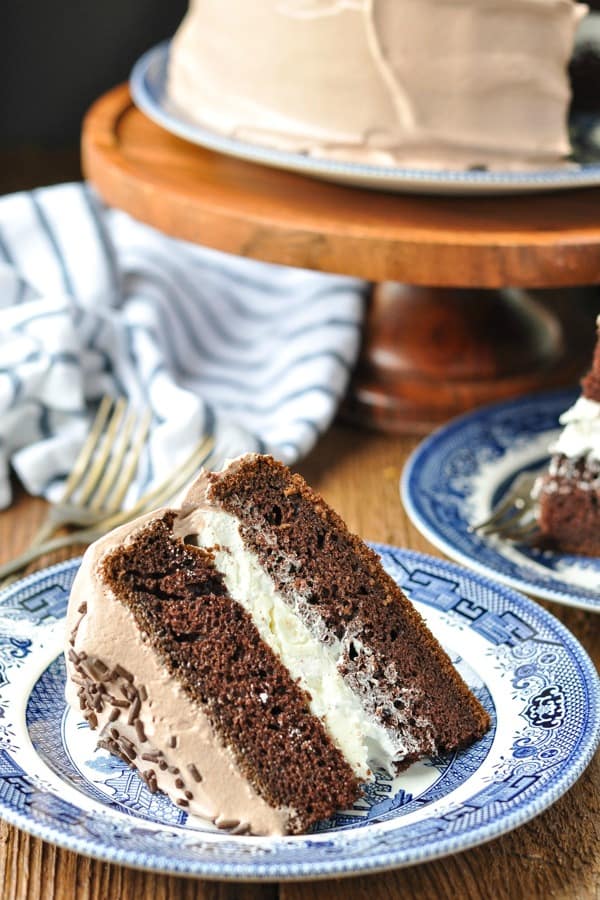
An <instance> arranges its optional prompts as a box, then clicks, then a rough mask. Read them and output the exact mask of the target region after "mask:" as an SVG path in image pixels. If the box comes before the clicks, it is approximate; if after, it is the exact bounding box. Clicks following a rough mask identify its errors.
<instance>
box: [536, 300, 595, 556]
mask: <svg viewBox="0 0 600 900" xmlns="http://www.w3.org/2000/svg"><path fill="white" fill-rule="evenodd" d="M597 324H598V341H597V343H596V349H595V352H594V358H593V362H592V367H591V369H590V371H589V372H588V374H587V375H586V376H585V378H584V379H583V380H582V382H581V386H582V393H581V396H580V397H579V398H578V400H577V401H576V402H575V404H574V405H573V406H572V407H571V408H570V409H568V410H567V411H566V412H564V413H563V414H562V416H561V417H560V423H561V425H563V426H564V428H563V430H562V432H561V434H560V436H559V438H558V440H557V441H556V442H555V443H554V444H553V445H552V446H551V447H550V452H551V453H552V457H551V459H550V465H549V467H548V470H547V471H546V472H545V473H544V474H543V475H542V476H541V477H540V478H539V479H538V480H537V482H536V484H535V486H534V489H533V492H534V496H535V497H536V498H537V500H538V523H539V526H540V531H541V540H542V543H543V544H544V545H546V546H548V547H550V548H553V549H556V550H560V551H562V552H564V553H579V554H582V555H584V556H600V316H599V317H598V323H597Z"/></svg>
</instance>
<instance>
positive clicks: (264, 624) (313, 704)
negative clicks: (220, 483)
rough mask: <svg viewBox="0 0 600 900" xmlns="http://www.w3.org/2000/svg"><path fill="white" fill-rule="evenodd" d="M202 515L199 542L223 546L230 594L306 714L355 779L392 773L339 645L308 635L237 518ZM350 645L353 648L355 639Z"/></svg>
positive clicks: (395, 754)
mask: <svg viewBox="0 0 600 900" xmlns="http://www.w3.org/2000/svg"><path fill="white" fill-rule="evenodd" d="M202 517H203V524H202V525H201V526H200V530H199V531H198V539H199V543H200V544H201V545H202V546H205V547H215V546H216V547H220V548H222V549H219V550H218V551H217V553H216V556H215V565H216V567H217V568H218V569H219V571H220V572H221V573H222V574H223V577H224V580H225V584H226V586H227V590H228V592H229V594H230V596H231V597H233V598H234V599H235V600H237V602H238V603H240V604H241V605H242V606H243V607H244V609H246V610H247V611H248V612H249V613H250V615H251V616H252V620H253V622H254V624H255V625H256V627H257V629H258V631H259V634H260V636H261V638H262V639H263V640H264V641H265V643H266V644H267V645H268V646H269V647H270V648H271V649H272V650H273V651H274V653H276V654H277V656H278V657H279V659H280V660H281V662H282V663H283V665H284V666H285V667H286V668H287V669H288V671H289V672H290V674H291V676H292V678H294V679H298V681H299V683H300V686H301V687H302V688H303V689H304V690H305V691H307V692H308V694H310V696H311V701H310V709H311V712H312V713H313V714H314V715H315V716H318V717H319V718H320V719H322V720H323V722H324V724H325V727H326V728H327V730H328V732H329V734H330V736H331V738H332V740H333V741H334V743H335V744H336V746H337V747H338V748H339V749H340V750H341V751H342V753H343V754H344V756H345V757H346V759H347V760H348V763H349V764H350V765H351V766H352V768H353V770H354V771H355V772H356V774H357V776H358V777H360V778H366V777H367V775H368V770H369V769H370V768H371V767H372V766H376V767H383V768H385V769H387V770H388V771H390V772H391V771H393V766H392V762H393V760H394V759H397V758H399V757H401V756H402V755H403V754H402V753H401V752H399V750H400V748H398V747H397V746H396V747H395V746H394V742H393V741H392V738H391V737H390V735H389V733H388V732H387V731H386V729H385V728H384V727H383V726H382V725H380V724H379V723H378V722H377V721H375V720H374V719H373V718H372V717H370V716H368V715H367V714H366V713H365V710H364V709H363V707H362V704H361V703H360V700H359V699H358V698H357V696H356V695H355V694H354V693H353V691H352V690H351V689H350V688H349V687H348V686H347V685H346V683H345V682H344V680H343V678H342V676H341V675H340V672H339V671H338V663H340V662H341V658H342V654H343V649H344V646H343V645H342V644H341V643H340V641H336V642H335V643H334V644H329V645H325V644H323V643H320V642H319V641H317V640H316V639H315V638H314V637H313V636H312V635H311V633H310V631H309V630H308V628H307V627H306V625H305V624H304V623H303V622H302V621H301V620H300V618H299V617H298V616H297V615H296V614H295V613H294V612H293V611H292V609H290V607H289V606H288V605H287V604H286V603H285V601H284V600H283V598H282V597H281V595H280V594H279V592H278V591H277V590H276V588H275V585H274V583H273V581H272V579H271V578H270V577H269V575H268V574H267V573H266V572H265V570H264V569H263V568H262V566H261V565H260V563H259V561H258V559H257V557H256V556H255V555H254V554H253V553H252V552H250V551H248V550H247V549H246V548H245V546H244V544H243V542H242V538H241V536H240V533H239V529H238V521H237V519H235V518H234V517H233V516H230V515H229V514H228V513H224V512H217V511H211V512H206V511H204V510H203V512H202ZM354 643H355V645H358V642H357V641H356V640H355V641H354ZM261 699H262V698H261ZM263 702H264V703H265V705H266V704H267V703H268V702H269V698H268V697H267V696H265V697H264V701H263Z"/></svg>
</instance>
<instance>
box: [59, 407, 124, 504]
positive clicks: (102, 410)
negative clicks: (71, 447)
mask: <svg viewBox="0 0 600 900" xmlns="http://www.w3.org/2000/svg"><path fill="white" fill-rule="evenodd" d="M112 402H113V401H112V397H107V396H106V395H105V396H104V397H103V398H102V400H101V401H100V406H99V407H98V412H97V413H96V418H95V419H94V422H93V424H92V428H91V430H90V432H89V434H88V436H87V438H86V439H85V443H84V444H83V447H82V448H81V450H80V451H79V455H78V456H77V459H76V460H75V464H74V465H73V468H72V470H71V474H70V475H69V477H68V479H67V482H66V484H65V488H64V492H63V496H62V498H61V503H66V502H67V501H68V500H69V499H70V497H71V496H72V495H73V493H74V492H75V490H76V488H77V486H78V484H79V482H80V481H81V479H82V478H83V477H84V475H85V473H86V471H87V467H88V464H89V462H90V459H91V458H92V456H93V453H94V450H95V449H96V446H97V445H98V442H99V441H100V437H101V435H102V433H103V431H104V425H105V423H106V420H107V418H108V414H109V412H110V408H111V406H112Z"/></svg>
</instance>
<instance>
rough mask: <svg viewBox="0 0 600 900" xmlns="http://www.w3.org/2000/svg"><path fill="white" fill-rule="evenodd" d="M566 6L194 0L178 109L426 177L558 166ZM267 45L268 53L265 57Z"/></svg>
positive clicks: (535, 0) (571, 9)
mask: <svg viewBox="0 0 600 900" xmlns="http://www.w3.org/2000/svg"><path fill="white" fill-rule="evenodd" d="M586 11H587V6H586V5H585V4H583V3H577V2H574V0H460V2H456V0H191V2H190V6H189V12H188V14H187V15H186V17H185V19H184V21H183V23H182V24H181V26H180V28H179V29H178V30H177V33H176V35H175V37H174V38H173V41H172V42H171V46H170V50H169V64H168V79H167V96H168V100H169V104H170V105H171V107H172V108H174V109H175V112H176V114H177V115H179V116H181V117H184V118H187V119H191V120H194V121H195V122H196V123H198V124H199V125H201V126H202V127H203V128H205V129H208V130H210V131H211V132H213V133H215V134H219V135H224V136H226V137H228V138H233V139H234V140H237V141H242V142H244V143H249V144H257V145H261V146H263V147H269V148H274V149H276V150H282V151H290V152H293V153H302V154H306V155H307V156H309V157H316V158H319V159H327V160H341V161H345V162H346V161H347V162H357V163H367V164H369V165H376V166H394V167H395V166H401V167H402V166H407V167H411V168H419V169H421V168H425V169H441V170H446V169H468V168H489V169H497V170H510V169H513V170H521V169H531V168H533V169H536V168H546V167H548V168H554V167H556V166H557V165H560V164H561V163H562V162H564V160H565V158H566V157H568V155H569V153H570V151H571V147H570V142H569V135H568V130H567V109H568V106H569V101H570V88H569V79H568V73H567V67H568V64H569V60H570V58H571V54H572V52H573V46H574V39H575V34H576V31H577V27H578V24H579V22H580V21H581V19H582V18H583V17H584V15H585V13H586ZM266 48H268V51H266Z"/></svg>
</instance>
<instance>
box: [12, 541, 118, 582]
mask: <svg viewBox="0 0 600 900" xmlns="http://www.w3.org/2000/svg"><path fill="white" fill-rule="evenodd" d="M103 533H104V532H101V531H95V530H92V529H88V530H85V531H74V532H73V533H72V534H65V535H63V536H62V537H57V538H53V539H52V540H50V541H44V542H43V543H41V544H38V545H37V546H36V547H29V549H27V550H25V552H24V553H21V554H20V555H19V556H16V557H15V558H14V559H11V560H9V562H7V563H4V565H2V566H0V580H2V579H4V578H7V577H8V576H9V575H14V573H15V572H20V571H21V569H24V568H25V566H28V565H29V563H30V562H33V560H34V559H38V558H39V557H40V556H44V555H45V554H46V553H51V552H52V551H53V550H61V549H62V548H63V547H72V546H74V545H76V544H91V542H92V541H95V540H96V538H99V537H100V536H101V535H102V534H103Z"/></svg>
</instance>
